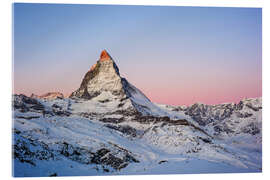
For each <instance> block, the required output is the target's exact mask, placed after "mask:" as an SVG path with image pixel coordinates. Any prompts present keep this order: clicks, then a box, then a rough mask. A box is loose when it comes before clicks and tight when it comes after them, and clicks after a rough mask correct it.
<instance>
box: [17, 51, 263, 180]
mask: <svg viewBox="0 0 270 180" xmlns="http://www.w3.org/2000/svg"><path fill="white" fill-rule="evenodd" d="M13 123H14V126H13V167H14V168H13V175H14V176H16V177H37V176H83V175H85V176H88V175H120V174H122V175H123V174H126V175H128V174H135V175H136V174H137V175H138V174H184V173H239V172H241V173H242V172H261V171H262V103H261V98H253V99H244V100H242V101H240V102H239V103H237V104H235V103H227V104H220V105H205V104H198V103H197V104H194V105H191V106H189V107H184V106H169V105H161V104H155V103H152V102H151V101H150V100H149V99H148V98H147V97H146V96H145V95H144V94H143V93H142V92H141V91H140V90H139V89H137V88H136V87H134V86H133V85H132V84H130V83H129V82H128V81H127V80H126V79H125V78H123V77H121V76H120V73H119V69H118V67H117V65H116V64H115V62H114V61H113V59H112V57H111V56H110V55H109V54H108V52H106V51H103V52H102V53H101V56H100V59H99V60H98V61H97V63H96V64H95V65H93V66H92V67H91V68H90V70H89V71H88V72H87V73H86V75H85V77H84V79H83V81H82V83H81V86H80V87H79V88H78V89H77V90H76V91H75V92H73V93H72V94H71V96H70V97H67V98H65V97H64V96H63V95H62V94H61V93H48V94H46V95H44V96H38V95H32V96H31V97H27V96H25V95H22V94H21V95H13Z"/></svg>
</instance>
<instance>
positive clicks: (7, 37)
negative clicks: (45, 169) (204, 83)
mask: <svg viewBox="0 0 270 180" xmlns="http://www.w3.org/2000/svg"><path fill="white" fill-rule="evenodd" d="M13 2H38V3H77V4H130V5H132V4H133V5H135V4H136V5H177V6H218V7H262V8H263V173H253V174H251V173H250V174H196V175H158V176H157V175H150V176H109V177H108V176H102V177H97V176H95V177H57V178H52V177H50V178H42V179H58V180H64V179H82V180H84V179H89V178H91V179H102V180H104V179H105V180H106V179H113V180H116V179H117V180H119V179H126V178H128V179H132V180H135V179H138V178H140V179H149V178H154V179H157V180H159V179H164V178H170V179H180V178H185V179H191V180H193V179H194V180H195V179H196V180H198V179H200V180H201V179H207V180H211V179H215V180H216V179H219V180H225V179H226V180H227V179H231V180H233V179H239V180H241V179H245V180H246V179H247V180H249V179H252V180H254V179H256V180H257V179H270V163H269V162H270V156H269V153H270V149H269V141H270V123H269V117H270V98H269V97H270V83H269V79H270V66H269V60H270V59H269V57H270V56H269V54H270V38H269V37H270V35H269V34H270V25H269V24H270V15H269V14H270V2H269V0H21V1H19V0H1V2H0V3H1V4H0V25H1V26H0V58H1V59H0V63H1V64H0V67H1V70H0V73H1V74H0V90H1V92H0V138H1V139H0V179H3V180H8V179H14V178H13V177H12V164H11V162H12V160H11V138H12V137H11V127H12V120H11V92H12V3H13ZM268 138H269V139H268ZM24 179H26V180H27V179H32V180H33V179H41V178H24Z"/></svg>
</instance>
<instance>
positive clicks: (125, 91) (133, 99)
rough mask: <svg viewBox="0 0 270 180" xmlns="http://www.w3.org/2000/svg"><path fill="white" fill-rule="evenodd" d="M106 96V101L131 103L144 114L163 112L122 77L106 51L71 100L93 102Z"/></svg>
mask: <svg viewBox="0 0 270 180" xmlns="http://www.w3.org/2000/svg"><path fill="white" fill-rule="evenodd" d="M104 96H106V97H108V99H106V101H109V100H114V101H117V100H118V101H119V103H120V101H121V102H122V104H123V103H125V102H127V103H130V104H131V106H132V107H133V108H135V109H136V110H138V111H139V112H141V113H143V114H153V113H154V114H156V115H158V113H159V114H160V111H161V110H160V108H158V107H157V106H155V105H154V104H153V103H151V101H150V100H149V99H148V98H147V97H146V96H145V95H144V94H143V93H142V92H141V91H140V90H139V89H138V88H136V87H135V86H133V85H132V84H130V83H129V82H128V81H127V80H126V79H125V78H123V77H121V76H120V72H119V68H118V67H117V65H116V63H115V62H114V60H113V59H112V57H111V56H110V54H109V53H108V52H107V51H106V50H103V51H102V52H101V54H100V58H99V60H98V61H97V62H96V64H94V65H93V66H92V67H91V68H90V70H89V71H88V72H87V73H86V74H85V76H84V78H83V80H82V82H81V85H80V87H79V89H78V90H76V91H75V92H73V93H72V94H71V95H70V98H79V99H85V100H91V99H93V98H99V97H104ZM124 100H125V102H123V101H124Z"/></svg>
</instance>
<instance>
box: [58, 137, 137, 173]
mask: <svg viewBox="0 0 270 180" xmlns="http://www.w3.org/2000/svg"><path fill="white" fill-rule="evenodd" d="M118 151H122V153H124V156H121V157H117V156H116V155H114V152H112V151H111V150H110V149H107V148H101V149H99V150H97V151H96V152H91V151H90V150H87V149H84V148H81V147H74V146H72V145H70V144H68V143H67V142H63V145H62V150H61V152H60V153H61V154H62V155H64V156H66V157H67V158H69V159H71V160H74V161H78V162H80V163H83V164H93V163H94V164H102V165H107V166H110V167H112V168H114V169H116V170H120V169H122V168H124V167H126V166H127V165H128V164H129V163H133V162H138V160H136V159H135V158H134V157H133V156H131V155H130V154H129V153H128V151H127V150H124V151H123V149H119V150H118Z"/></svg>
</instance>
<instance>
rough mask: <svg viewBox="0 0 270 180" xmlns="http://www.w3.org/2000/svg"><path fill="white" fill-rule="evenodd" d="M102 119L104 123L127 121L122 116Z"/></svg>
mask: <svg viewBox="0 0 270 180" xmlns="http://www.w3.org/2000/svg"><path fill="white" fill-rule="evenodd" d="M100 121H102V122H104V123H115V124H117V123H121V122H123V121H125V119H124V117H121V118H102V119H100Z"/></svg>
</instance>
